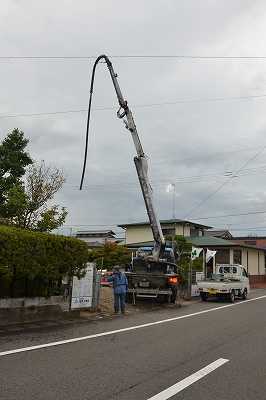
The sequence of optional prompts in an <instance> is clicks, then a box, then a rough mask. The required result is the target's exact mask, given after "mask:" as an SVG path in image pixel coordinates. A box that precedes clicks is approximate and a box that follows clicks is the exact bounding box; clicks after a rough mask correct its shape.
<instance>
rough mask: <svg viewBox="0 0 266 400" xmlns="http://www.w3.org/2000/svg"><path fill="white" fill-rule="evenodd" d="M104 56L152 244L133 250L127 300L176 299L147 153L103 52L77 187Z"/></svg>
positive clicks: (170, 254)
mask: <svg viewBox="0 0 266 400" xmlns="http://www.w3.org/2000/svg"><path fill="white" fill-rule="evenodd" d="M101 60H104V61H105V63H106V65H107V67H108V69H109V72H110V75H111V79H112V81H113V85H114V88H115V92H116V95H117V99H118V103H119V109H118V111H117V117H118V118H120V119H122V120H123V122H124V124H125V127H126V129H128V130H129V132H130V133H131V136H132V139H133V142H134V145H135V149H136V153H137V155H136V156H135V157H134V164H135V167H136V171H137V175H138V179H139V183H140V187H141V190H142V194H143V198H144V202H145V205H146V210H147V214H148V218H149V222H150V226H151V230H152V234H153V238H154V246H153V248H152V249H151V251H148V252H145V251H142V250H141V249H140V250H139V251H137V252H136V257H134V258H133V261H132V264H131V266H130V269H129V270H128V271H125V274H126V275H127V278H128V291H127V294H126V299H127V301H132V300H133V301H134V303H135V301H136V297H149V298H157V297H158V296H161V297H162V296H163V300H164V301H165V302H169V303H175V300H176V296H177V286H178V272H177V269H178V268H177V265H176V264H175V257H174V253H173V252H169V251H167V250H166V243H165V238H164V235H163V232H162V228H161V225H160V221H159V218H158V215H157V212H156V209H155V205H154V200H153V195H152V188H151V186H150V184H149V180H148V163H147V156H146V155H145V153H144V151H143V148H142V145H141V142H140V139H139V135H138V132H137V127H136V125H135V122H134V119H133V116H132V113H131V111H130V109H129V107H128V103H127V101H126V100H124V98H123V95H122V92H121V89H120V87H119V84H118V81H117V74H116V73H115V72H114V69H113V66H112V63H111V61H110V59H109V58H108V57H107V56H106V55H104V54H103V55H100V56H99V57H98V58H97V59H96V61H95V63H94V66H93V70H92V78H91V86H90V98H89V107H88V119H87V131H86V143H85V155H84V164H83V171H82V177H81V183H80V190H81V189H82V185H83V180H84V174H85V168H86V160H87V148H88V133H89V122H90V112H91V103H92V94H93V84H94V76H95V70H96V66H97V64H98V63H99V62H100V61H101Z"/></svg>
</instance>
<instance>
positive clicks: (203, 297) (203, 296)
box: [200, 292, 208, 301]
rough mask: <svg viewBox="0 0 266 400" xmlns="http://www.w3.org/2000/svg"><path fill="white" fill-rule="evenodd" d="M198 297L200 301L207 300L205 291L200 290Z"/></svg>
mask: <svg viewBox="0 0 266 400" xmlns="http://www.w3.org/2000/svg"><path fill="white" fill-rule="evenodd" d="M200 297H201V300H202V301H207V299H208V296H207V293H205V292H201V294H200Z"/></svg>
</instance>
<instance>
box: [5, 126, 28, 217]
mask: <svg viewBox="0 0 266 400" xmlns="http://www.w3.org/2000/svg"><path fill="white" fill-rule="evenodd" d="M28 142H29V141H28V139H26V138H25V137H24V132H22V131H19V130H18V128H15V129H14V130H13V131H12V132H11V133H9V134H8V135H7V137H6V138H5V139H4V140H3V141H2V144H1V145H0V214H1V206H2V204H3V203H5V200H6V197H5V194H4V193H5V192H6V191H8V190H9V189H11V188H12V187H13V186H14V185H16V186H19V185H21V184H22V181H21V178H22V176H23V175H24V174H25V170H26V167H27V166H28V165H31V164H32V163H33V160H32V158H31V157H30V155H29V153H28V152H27V151H25V148H26V146H27V144H28Z"/></svg>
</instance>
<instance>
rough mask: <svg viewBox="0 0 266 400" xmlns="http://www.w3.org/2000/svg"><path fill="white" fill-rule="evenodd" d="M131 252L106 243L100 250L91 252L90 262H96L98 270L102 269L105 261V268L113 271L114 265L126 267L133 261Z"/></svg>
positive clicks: (115, 244) (117, 245)
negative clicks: (125, 265)
mask: <svg viewBox="0 0 266 400" xmlns="http://www.w3.org/2000/svg"><path fill="white" fill-rule="evenodd" d="M131 257H132V255H131V252H130V251H129V250H127V249H126V248H125V247H123V246H121V245H119V244H117V243H111V242H108V241H106V242H104V243H103V246H102V247H101V248H99V249H92V250H90V251H89V262H95V263H96V266H97V268H98V269H100V268H101V265H102V260H103V268H104V269H107V270H111V269H112V268H113V267H114V265H116V264H119V265H124V264H126V263H129V262H130V261H131Z"/></svg>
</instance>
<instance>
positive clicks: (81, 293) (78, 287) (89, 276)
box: [70, 263, 94, 309]
mask: <svg viewBox="0 0 266 400" xmlns="http://www.w3.org/2000/svg"><path fill="white" fill-rule="evenodd" d="M93 270H94V264H93V263H87V268H86V275H85V276H84V278H81V279H78V278H77V277H76V276H73V282H72V296H71V305H70V308H71V309H72V308H85V307H91V306H92V288H93Z"/></svg>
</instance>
